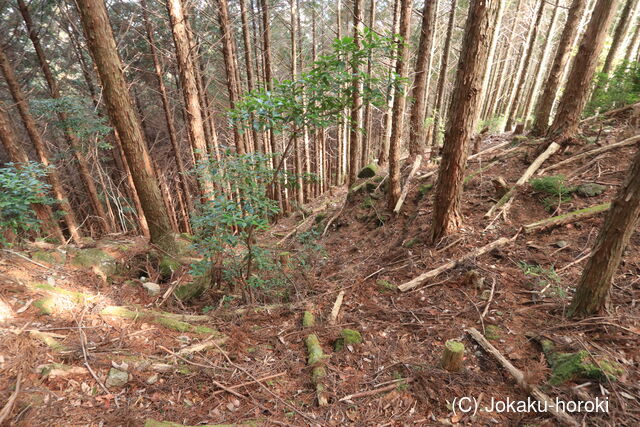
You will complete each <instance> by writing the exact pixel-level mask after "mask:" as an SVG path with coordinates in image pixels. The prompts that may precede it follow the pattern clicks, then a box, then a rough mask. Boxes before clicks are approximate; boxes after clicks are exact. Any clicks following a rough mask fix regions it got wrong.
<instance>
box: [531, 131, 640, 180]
mask: <svg viewBox="0 0 640 427" xmlns="http://www.w3.org/2000/svg"><path fill="white" fill-rule="evenodd" d="M638 141H640V135H636V136H632V137H631V138H627V139H624V140H622V141H620V142H616V143H615V144H610V145H606V146H604V147H600V148H596V149H595V150H591V151H587V152H585V153H581V154H576V155H575V156H573V157H569V158H568V159H565V160H563V161H561V162H558V163H556V164H554V165H551V166H549V167H548V168H546V169H541V170H540V172H538V175H542V174H543V173H545V172H547V171H550V170H552V169H557V168H559V167H560V166H564V165H567V164H569V163H573V162H575V161H577V160H580V159H584V158H585V157H590V156H595V155H597V154H600V153H604V152H605V151H609V150H613V149H615V148H620V147H626V146H627V145H633V144H635V143H637V142H638Z"/></svg>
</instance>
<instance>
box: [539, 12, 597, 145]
mask: <svg viewBox="0 0 640 427" xmlns="http://www.w3.org/2000/svg"><path fill="white" fill-rule="evenodd" d="M586 5H587V0H573V2H572V3H571V7H570V8H569V12H568V14H567V21H566V22H565V24H564V28H563V30H562V35H561V36H560V40H559V41H558V47H557V49H556V55H555V57H554V59H553V64H552V65H551V69H550V70H549V76H548V77H547V80H546V81H545V84H544V90H543V92H542V94H541V95H540V100H539V101H538V104H537V105H536V110H535V114H534V120H533V126H532V128H531V134H532V135H533V136H542V135H545V134H546V133H547V129H548V128H549V118H550V117H551V110H552V108H553V104H554V102H555V99H556V96H557V94H558V89H559V88H560V83H561V80H562V72H563V70H564V68H565V66H566V65H567V61H568V60H569V55H570V53H571V49H572V47H573V44H574V43H575V41H576V38H577V35H578V28H579V27H580V25H579V24H580V20H581V19H582V15H583V14H584V10H585V8H586Z"/></svg>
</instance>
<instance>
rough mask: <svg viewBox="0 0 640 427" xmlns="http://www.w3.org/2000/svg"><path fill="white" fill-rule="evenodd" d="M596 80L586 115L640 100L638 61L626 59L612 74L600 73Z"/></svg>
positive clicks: (639, 67) (585, 110)
mask: <svg viewBox="0 0 640 427" xmlns="http://www.w3.org/2000/svg"><path fill="white" fill-rule="evenodd" d="M595 80H596V88H595V90H594V91H593V95H592V96H591V99H590V100H589V103H588V104H587V107H586V108H585V109H584V116H585V117H589V116H593V115H594V114H597V113H598V112H602V111H608V110H612V109H614V108H618V107H622V106H625V105H630V104H633V103H636V102H638V101H640V64H638V63H637V62H626V61H624V62H622V63H621V64H620V65H619V66H618V67H617V68H616V69H615V71H614V72H613V74H611V75H610V76H607V75H606V74H604V73H599V74H598V75H597V76H596V77H595Z"/></svg>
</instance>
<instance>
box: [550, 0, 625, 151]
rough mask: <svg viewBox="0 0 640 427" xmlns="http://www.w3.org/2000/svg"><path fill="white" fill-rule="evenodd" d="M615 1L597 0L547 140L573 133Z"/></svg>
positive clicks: (587, 96) (561, 139) (585, 100)
mask: <svg viewBox="0 0 640 427" xmlns="http://www.w3.org/2000/svg"><path fill="white" fill-rule="evenodd" d="M616 5H617V0H597V3H596V5H595V7H594V9H593V13H592V15H591V21H589V25H588V26H587V29H586V31H585V34H584V37H583V38H582V42H581V43H580V47H579V48H578V53H577V55H576V58H575V61H574V63H573V66H572V67H571V71H570V72H569V75H568V78H567V86H566V88H565V90H564V93H563V95H562V98H561V99H560V103H559V104H558V112H557V114H556V117H555V119H554V121H553V124H552V125H551V127H550V129H549V137H550V138H551V139H555V140H558V141H559V142H561V143H562V142H563V141H565V140H567V139H570V138H572V137H574V136H575V134H576V133H577V131H578V124H579V121H580V115H581V114H582V110H583V109H584V106H585V105H586V103H587V99H588V98H589V89H590V87H591V79H592V78H593V74H594V72H595V70H596V66H597V65H598V57H599V56H600V52H602V48H603V46H604V41H605V39H606V37H607V31H608V29H609V26H610V25H611V20H612V19H613V16H614V15H615V11H616Z"/></svg>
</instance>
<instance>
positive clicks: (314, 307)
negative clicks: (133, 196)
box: [0, 113, 640, 426]
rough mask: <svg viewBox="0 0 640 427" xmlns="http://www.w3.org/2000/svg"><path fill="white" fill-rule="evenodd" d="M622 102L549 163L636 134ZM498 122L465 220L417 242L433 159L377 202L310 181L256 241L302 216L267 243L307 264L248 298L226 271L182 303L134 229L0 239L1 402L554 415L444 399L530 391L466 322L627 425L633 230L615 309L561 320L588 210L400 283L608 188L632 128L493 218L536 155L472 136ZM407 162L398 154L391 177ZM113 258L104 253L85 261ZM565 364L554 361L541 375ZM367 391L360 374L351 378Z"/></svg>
mask: <svg viewBox="0 0 640 427" xmlns="http://www.w3.org/2000/svg"><path fill="white" fill-rule="evenodd" d="M633 121H634V118H633V116H631V117H629V114H628V113H626V114H623V115H621V116H619V117H614V118H608V119H606V120H601V121H596V122H592V123H591V124H590V126H588V127H585V129H583V132H584V133H583V136H582V137H583V144H582V145H574V146H570V147H569V148H568V149H567V150H565V151H564V152H561V153H558V154H556V155H554V156H553V157H551V158H550V159H549V160H548V161H547V162H546V163H545V164H544V166H543V168H544V167H548V166H549V165H552V164H555V163H558V162H559V161H561V160H564V159H566V158H569V157H570V156H571V155H575V154H577V153H579V152H583V151H588V150H592V149H594V148H597V147H598V146H605V145H608V144H611V143H613V142H616V141H621V140H622V139H624V138H627V137H629V136H630V135H632V134H637V133H638V128H637V127H636V126H637V125H636V124H634V123H633ZM512 139H513V141H512ZM507 141H508V142H509V144H508V145H504V146H503V147H502V148H501V149H498V150H494V151H491V152H488V153H487V154H486V155H483V156H480V157H479V158H476V159H474V160H473V161H471V162H470V164H469V167H468V173H469V174H471V173H472V172H473V171H477V170H480V169H482V168H484V167H486V166H487V165H490V167H489V168H486V169H484V170H483V171H482V173H480V174H477V175H475V176H474V178H473V179H471V180H469V182H468V183H467V184H466V186H465V193H464V196H463V201H462V213H463V216H464V225H463V227H462V229H461V230H460V231H459V232H458V233H455V234H452V235H451V236H448V237H447V238H446V239H444V240H443V241H441V242H438V244H437V245H435V246H433V245H429V244H428V229H429V222H430V215H431V211H432V197H431V195H432V189H431V187H430V185H429V184H433V179H434V177H433V176H431V177H429V178H422V179H419V178H420V176H422V175H424V174H426V173H428V172H429V171H430V170H431V169H427V168H423V170H420V171H418V174H417V178H414V179H413V180H412V181H411V183H410V187H411V190H410V191H409V195H408V197H407V200H406V202H405V204H404V206H403V207H402V210H401V213H400V214H399V215H392V214H389V213H388V211H387V210H386V209H385V204H386V200H385V197H384V191H383V190H384V183H383V185H381V186H380V188H379V189H378V190H377V191H374V192H372V193H371V194H367V192H366V191H361V192H351V193H350V194H349V196H348V197H347V192H346V191H345V190H335V191H334V194H333V195H332V196H329V195H327V196H325V197H323V198H321V199H319V200H316V201H314V202H313V204H312V206H309V207H308V209H309V211H313V212H315V213H314V219H313V220H307V221H306V222H303V219H302V218H300V216H299V215H298V216H296V217H291V218H287V219H284V220H281V221H280V222H279V223H278V224H277V225H276V226H274V228H273V229H272V230H271V231H270V233H269V234H268V235H266V236H263V238H262V239H261V244H262V245H265V246H271V247H275V246H276V243H277V242H279V241H281V240H282V238H283V237H284V236H285V235H286V234H288V233H289V232H290V231H292V230H293V228H294V227H298V226H299V229H298V233H297V235H295V236H292V237H290V238H289V239H288V240H286V241H285V242H283V243H282V245H281V246H279V247H278V250H287V251H289V252H290V254H293V255H295V254H298V253H302V252H303V251H305V253H306V254H307V262H306V265H305V267H304V268H297V267H296V268H291V269H287V270H286V271H285V273H286V274H287V275H288V276H289V277H290V279H291V280H290V285H289V290H288V294H287V295H288V296H287V297H286V298H285V297H281V298H280V301H278V300H276V298H272V299H271V300H270V301H261V302H260V303H256V304H254V305H251V306H243V305H241V304H240V303H237V302H235V301H231V302H229V301H228V299H225V298H221V296H222V294H224V292H226V291H225V290H220V291H219V292H212V293H210V294H208V295H207V296H206V297H204V298H202V299H200V300H198V301H197V302H196V303H195V304H191V305H186V306H183V305H181V304H180V303H178V302H177V301H176V300H175V299H174V298H172V297H169V298H167V299H166V300H165V299H164V298H163V294H164V293H165V291H166V290H167V289H168V287H169V286H170V285H171V284H175V283H176V281H186V280H188V279H189V276H188V274H187V273H186V268H185V270H184V271H181V272H178V273H177V274H174V275H173V277H172V279H171V280H169V282H168V283H161V284H160V287H161V289H160V294H159V295H157V296H151V295H150V294H149V292H148V291H147V290H146V289H145V288H143V286H142V282H141V280H140V276H141V275H142V274H144V275H147V277H149V280H151V281H157V280H158V277H157V273H155V272H154V270H153V268H152V267H150V266H146V267H145V265H146V258H145V253H146V251H147V250H148V248H147V247H146V245H145V243H144V241H143V240H142V239H141V238H127V237H125V236H116V237H114V238H113V239H111V240H108V239H103V240H101V241H99V242H97V243H96V244H95V245H91V246H92V247H91V248H88V249H87V248H85V249H80V248H73V247H66V248H51V247H48V246H46V245H45V247H44V248H43V247H34V246H31V247H29V248H25V249H23V250H19V251H18V249H15V250H14V251H13V252H14V253H8V252H2V253H1V257H0V326H1V327H2V329H0V338H1V342H0V369H1V370H2V375H1V376H0V402H7V401H8V400H9V399H10V396H12V395H13V396H15V401H14V402H13V404H12V405H11V406H12V408H10V409H12V411H11V414H10V416H8V417H7V418H6V421H5V422H7V425H17V426H49V425H55V424H58V425H64V426H81V425H91V426H98V425H100V426H118V425H121V426H139V425H142V424H144V423H145V422H147V425H149V426H153V425H173V424H153V423H152V422H151V421H149V420H151V419H153V420H158V421H170V422H175V423H180V424H187V425H201V424H233V425H295V426H298V425H345V424H350V425H412V424H414V425H473V426H476V425H514V426H515V425H532V426H533V425H538V426H542V425H559V422H558V421H557V420H556V419H554V418H553V417H552V416H551V415H550V414H549V413H535V412H521V413H513V412H511V413H505V412H502V413H499V412H495V411H490V410H487V411H484V410H480V411H478V412H477V413H475V414H471V413H467V414H465V413H462V412H461V411H460V410H459V409H458V410H455V411H454V409H455V408H454V399H460V398H463V397H470V398H476V399H479V400H480V405H479V406H480V408H484V407H485V406H487V407H488V408H490V407H491V403H492V399H495V400H499V401H505V400H506V399H507V398H508V399H511V400H526V399H527V396H528V392H527V391H526V390H523V389H522V388H521V387H519V386H518V385H517V383H516V381H515V380H514V378H513V377H512V376H511V375H510V374H509V373H508V372H507V371H505V369H503V367H502V365H500V364H499V363H498V362H497V360H496V358H495V357H494V356H493V355H491V354H489V353H486V352H485V351H484V350H483V349H482V348H481V347H480V346H479V345H478V343H477V342H476V341H475V340H474V339H473V338H471V337H470V336H469V334H468V333H467V331H466V330H467V329H468V328H476V329H478V330H479V331H481V332H482V333H483V334H484V336H485V337H486V338H487V339H489V341H490V342H491V343H492V344H493V345H494V346H495V347H496V348H497V350H498V351H499V352H500V353H502V355H504V356H505V357H506V358H507V359H508V360H509V361H511V363H513V365H515V366H516V367H517V368H519V369H520V370H522V371H523V372H524V379H525V381H526V382H527V383H528V384H530V385H532V386H533V385H538V386H539V387H540V388H541V389H542V390H544V392H545V393H547V394H548V395H549V396H551V397H552V398H553V399H555V398H558V399H560V400H562V401H576V400H583V401H584V400H585V399H595V398H596V397H598V398H599V399H603V398H604V399H607V401H608V407H607V409H608V411H607V412H605V413H585V412H580V413H573V414H572V415H571V416H572V417H573V418H574V419H575V420H576V421H577V423H580V424H582V425H603V426H604V425H629V426H631V425H640V369H639V366H640V346H639V343H640V337H639V335H640V303H639V302H640V236H639V235H638V234H636V235H634V236H633V238H632V242H631V245H630V246H629V249H628V250H627V251H626V252H625V255H624V261H623V263H622V265H621V266H620V268H619V271H618V273H617V276H616V278H615V284H614V287H613V290H612V293H611V304H610V307H609V314H608V315H604V316H599V317H592V318H588V319H585V320H583V321H575V322H574V321H569V320H567V319H566V317H565V316H564V314H565V311H566V309H567V307H568V304H569V302H570V300H571V297H572V295H573V292H574V287H575V284H576V283H577V281H578V280H579V277H580V274H581V272H582V269H583V267H584V263H585V261H586V257H585V255H587V254H588V253H589V250H590V248H591V247H592V245H593V243H594V240H595V238H596V235H597V232H598V228H599V226H600V224H601V222H602V218H603V215H602V214H600V215H599V216H595V217H592V218H589V219H586V220H582V221H578V222H575V223H572V224H568V225H562V226H560V227H556V228H552V229H550V230H544V231H539V232H533V233H530V234H525V233H520V234H519V235H518V237H517V238H516V239H515V241H514V242H512V243H511V244H508V245H505V246H502V247H500V248H498V249H496V250H494V251H492V252H491V253H488V254H485V255H482V256H480V257H477V258H475V259H470V260H467V261H465V262H463V263H461V264H459V265H457V266H455V267H454V268H453V269H450V270H447V271H445V272H443V273H442V274H440V275H438V276H437V277H435V278H433V279H430V280H428V281H426V282H425V283H423V284H420V285H419V286H418V287H416V288H414V289H412V290H410V291H408V292H400V291H398V289H397V286H398V285H401V284H403V283H405V282H407V281H409V280H411V279H412V278H414V277H416V276H418V275H420V274H422V273H424V272H425V271H428V270H431V269H433V268H436V267H438V266H440V265H442V264H443V263H445V262H447V261H449V260H455V259H458V258H460V257H462V256H464V255H465V254H468V253H470V252H472V251H473V250H474V249H476V248H479V247H481V246H483V245H485V244H487V243H489V242H492V241H494V240H496V239H498V238H500V237H512V236H514V235H516V234H517V233H518V231H519V230H520V229H521V226H523V225H524V224H529V223H533V222H535V221H538V220H541V219H544V218H548V217H550V216H551V215H552V214H555V215H558V214H562V213H567V212H570V211H573V210H576V209H581V208H585V207H589V206H594V205H597V204H599V203H603V202H606V201H610V200H612V198H613V197H614V195H615V193H616V189H617V188H618V187H619V186H620V185H621V182H622V181H623V179H624V176H625V172H626V170H627V168H628V166H629V161H630V159H631V158H632V154H633V153H634V152H635V150H636V149H637V144H636V145H630V146H626V147H623V148H619V149H614V150H610V151H607V152H604V153H602V154H600V155H598V156H596V157H587V158H584V159H581V160H579V161H576V162H574V163H571V164H568V165H566V166H564V167H560V168H557V169H555V170H553V171H552V172H549V173H548V174H547V175H552V174H553V175H556V174H563V175H565V177H567V178H566V181H565V183H566V184H567V186H577V185H580V184H586V183H597V184H599V185H602V186H603V187H604V192H602V193H601V194H599V195H595V196H593V197H582V196H580V195H578V194H576V193H573V194H571V195H570V196H568V197H566V199H565V200H564V201H562V203H560V204H559V206H558V204H557V203H555V202H553V203H551V202H550V201H549V200H547V201H546V202H544V201H543V200H544V198H545V197H546V196H548V195H542V194H540V193H539V192H536V191H534V190H533V189H532V188H531V187H530V186H528V185H527V186H525V187H524V188H523V189H521V190H520V191H519V192H518V195H517V198H516V199H515V201H514V203H513V205H512V207H511V209H510V210H509V212H508V215H507V218H506V220H505V219H504V218H500V219H497V220H496V221H494V222H493V223H492V219H493V218H490V219H487V218H485V213H486V212H487V211H488V210H489V208H490V207H491V206H492V204H494V203H495V202H496V200H497V199H498V198H499V197H497V196H496V187H495V185H494V184H493V182H492V179H493V178H496V177H498V176H502V177H503V178H504V179H505V180H506V181H507V182H508V183H510V184H513V183H515V182H516V180H517V179H518V178H519V177H520V175H521V174H522V173H523V171H524V170H525V169H526V168H527V166H528V165H529V164H530V162H531V161H532V160H533V159H532V158H531V156H530V152H531V151H532V149H533V147H534V145H535V141H533V140H527V139H525V138H522V137H513V136H511V135H508V134H505V135H493V136H488V137H485V138H484V141H483V143H482V145H481V147H480V148H481V150H486V149H487V148H490V147H493V146H496V145H498V144H501V143H504V142H507ZM516 146H517V147H518V148H514V147H516ZM507 150H510V151H509V152H507ZM505 153H506V154H505ZM493 159H495V160H493ZM494 161H495V163H492V162H494ZM410 168H411V165H410V164H407V165H405V168H404V172H403V173H404V175H403V176H404V177H406V176H407V174H408V171H409V169H410ZM403 182H404V179H403ZM545 205H546V207H545ZM325 229H326V234H325V235H324V236H322V234H323V232H324V231H325ZM41 246H42V245H41ZM93 246H95V247H93ZM281 248H282V249H281ZM91 250H93V251H94V252H95V251H96V250H102V251H104V252H107V253H109V254H110V255H112V256H113V260H115V262H116V263H117V264H118V265H119V266H120V267H121V268H120V270H119V273H120V274H119V273H118V272H115V273H112V274H111V275H109V274H105V273H104V271H103V270H104V268H96V267H95V266H93V267H91V266H88V264H87V263H82V262H77V257H78V256H81V255H82V254H86V251H89V252H91ZM83 251H85V252H83ZM16 253H17V254H18V255H16ZM43 253H44V255H43ZM52 253H53V254H54V255H55V256H54V257H51V256H49V255H51V254H52ZM47 254H49V255H47ZM60 254H62V255H60ZM92 254H93V255H95V253H92ZM20 255H22V257H21V256H20ZM293 255H292V256H293ZM23 257H30V258H33V260H35V261H36V262H37V264H34V263H33V262H32V261H33V260H28V259H25V258H23ZM70 260H71V261H70ZM73 260H76V262H74V261H73ZM113 260H112V259H111V258H110V257H107V258H101V261H100V266H99V267H105V266H109V265H108V264H109V263H111V261H113ZM122 267H125V268H122ZM147 267H148V268H147ZM122 271H126V272H127V273H126V274H123V273H122ZM141 271H143V273H141ZM107 276H108V277H107ZM340 291H343V292H344V299H343V303H342V306H341V309H340V312H339V315H338V317H337V322H336V323H335V324H331V322H330V313H331V311H332V307H333V305H334V302H335V300H336V297H337V295H338V294H339V293H340ZM487 305H488V308H487ZM114 306H118V307H120V308H114ZM124 307H127V309H125V308H124ZM127 310H130V311H127ZM305 310H307V311H310V312H312V313H313V314H314V315H315V318H316V325H315V326H313V327H309V328H303V326H302V322H301V319H302V316H303V312H304V311H305ZM172 313H173V314H172ZM178 314H179V315H182V317H180V316H178ZM344 328H349V329H353V330H357V331H359V332H360V333H361V334H362V337H363V342H362V343H360V344H352V345H348V346H346V348H345V349H343V350H342V351H334V341H335V340H336V339H337V338H339V336H340V333H341V330H342V329H344ZM311 333H313V334H316V335H317V336H318V337H319V341H320V344H321V346H322V349H323V351H324V353H325V354H326V356H327V357H326V358H325V359H324V362H323V365H324V367H325V369H326V372H327V376H326V377H325V378H324V380H323V383H324V386H325V389H326V395H327V397H328V401H329V404H328V405H327V406H324V407H319V406H318V404H317V396H316V390H315V388H314V385H313V384H312V382H311V376H312V374H311V370H312V368H313V367H309V366H308V365H307V357H308V354H307V349H306V346H305V338H306V337H307V336H308V335H309V334H311ZM450 339H456V340H460V341H461V342H463V343H464V345H465V347H466V354H465V360H464V369H463V370H462V371H461V372H459V373H451V372H448V371H446V370H443V369H442V368H441V367H440V360H441V357H442V353H443V349H444V344H445V342H446V341H447V340H450ZM543 339H548V340H550V341H552V342H553V343H554V344H555V347H556V350H557V351H561V352H564V353H567V354H569V353H571V354H573V356H569V357H573V359H572V360H574V362H575V360H576V359H575V358H576V357H577V358H578V359H579V360H578V362H580V360H581V362H580V363H581V365H580V363H578V364H576V363H574V364H573V365H570V366H569V367H568V368H567V366H565V369H568V370H565V371H563V372H558V369H557V366H556V369H555V370H552V369H551V368H550V367H549V365H550V363H552V362H551V360H550V359H549V358H548V357H546V356H545V353H544V352H543V350H542V347H541V344H540V343H541V342H542V341H543ZM550 357H551V356H550ZM595 364H598V365H599V366H601V367H603V366H605V364H606V366H608V367H612V368H611V372H612V375H610V376H604V377H602V376H601V377H597V375H596V376H593V375H591V376H592V378H588V377H587V376H585V375H586V374H585V370H582V371H580V370H579V369H577V368H576V366H577V367H578V368H582V367H585V366H588V365H590V367H591V368H594V369H595ZM572 369H573V370H572ZM110 371H111V375H109V372H110ZM595 371H597V372H600V371H599V370H598V369H595ZM591 372H592V373H593V371H591ZM563 373H564V374H567V375H566V378H562V381H554V378H555V379H558V376H559V375H562V374H563ZM18 375H19V376H18ZM123 377H124V378H123ZM119 380H120V381H122V383H120V384H118V381H119ZM17 382H19V385H20V387H19V393H17V394H16V393H14V391H15V386H16V383H17ZM125 382H126V383H125ZM361 392H366V393H364V394H363V395H360V396H351V397H349V396H350V395H354V394H356V393H361ZM0 415H1V414H0Z"/></svg>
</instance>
